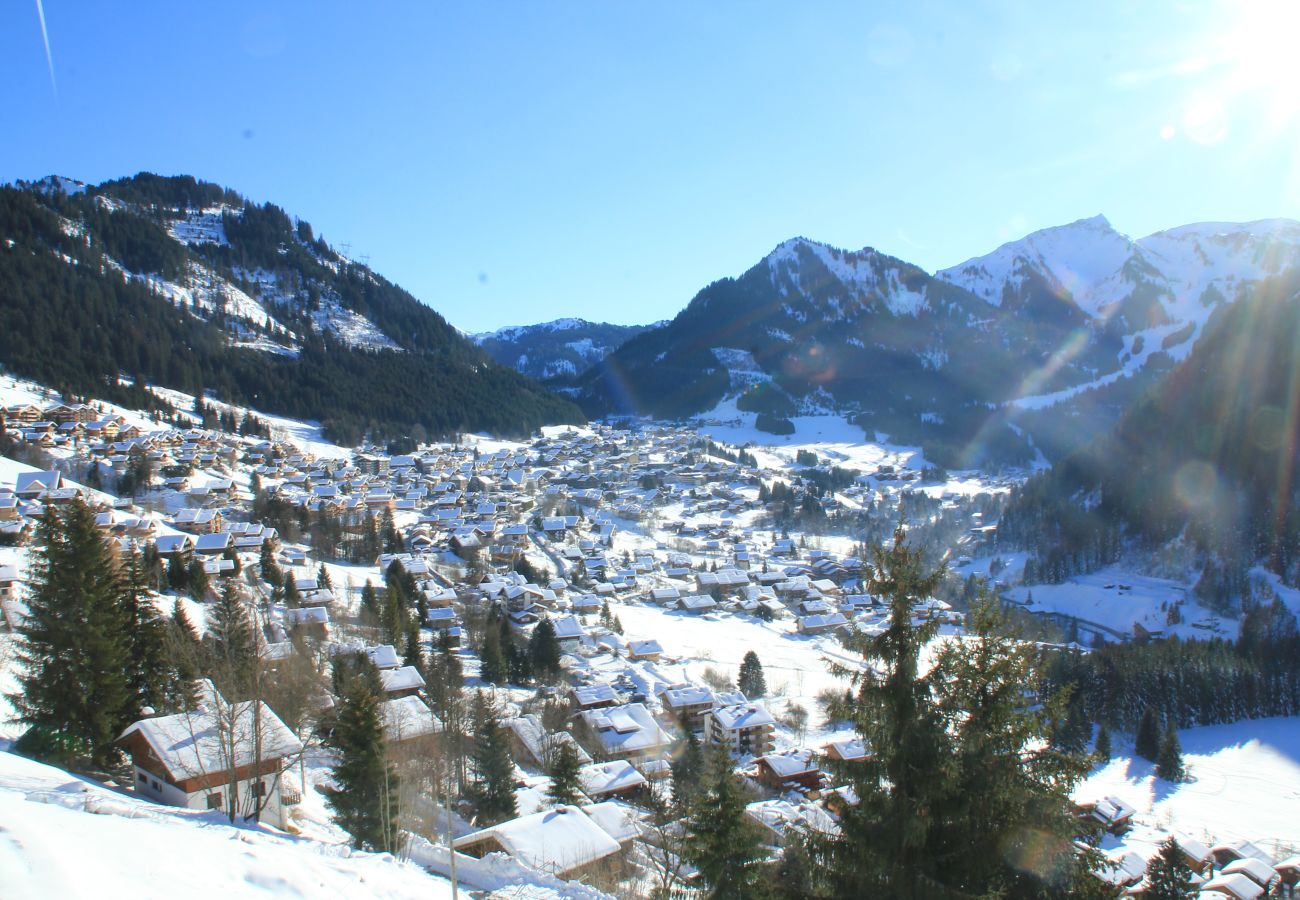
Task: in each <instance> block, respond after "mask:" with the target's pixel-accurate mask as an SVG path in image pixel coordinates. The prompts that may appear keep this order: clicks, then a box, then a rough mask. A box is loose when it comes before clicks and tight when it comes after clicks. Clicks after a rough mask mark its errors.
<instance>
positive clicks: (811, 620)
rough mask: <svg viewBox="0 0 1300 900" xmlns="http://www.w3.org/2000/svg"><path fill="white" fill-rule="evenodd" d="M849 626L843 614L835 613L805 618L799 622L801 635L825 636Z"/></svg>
mask: <svg viewBox="0 0 1300 900" xmlns="http://www.w3.org/2000/svg"><path fill="white" fill-rule="evenodd" d="M847 624H849V620H848V619H846V618H844V614H843V613H838V612H833V613H824V614H822V615H815V616H803V617H801V618H800V619H799V620H798V622H797V627H798V629H799V633H800V634H825V633H826V632H828V631H834V630H835V629H836V628H842V627H843V626H845V625H847Z"/></svg>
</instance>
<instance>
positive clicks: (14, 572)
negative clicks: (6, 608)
mask: <svg viewBox="0 0 1300 900" xmlns="http://www.w3.org/2000/svg"><path fill="white" fill-rule="evenodd" d="M18 584H19V579H18V567H17V566H0V600H13V599H14V598H15V597H17V595H18Z"/></svg>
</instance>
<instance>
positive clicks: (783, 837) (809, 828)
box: [745, 800, 839, 844]
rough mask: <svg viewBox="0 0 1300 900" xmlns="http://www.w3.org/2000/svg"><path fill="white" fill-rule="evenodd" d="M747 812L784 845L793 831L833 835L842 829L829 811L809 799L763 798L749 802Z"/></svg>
mask: <svg viewBox="0 0 1300 900" xmlns="http://www.w3.org/2000/svg"><path fill="white" fill-rule="evenodd" d="M745 815H747V816H748V817H749V818H751V819H753V820H754V821H755V822H757V823H758V824H759V825H760V826H762V827H763V828H764V829H766V830H767V831H768V832H770V833H771V835H772V837H773V838H775V839H776V841H777V843H780V844H785V843H786V842H787V840H788V839H789V838H790V836H791V835H794V834H799V835H804V834H815V833H820V834H834V833H836V832H837V831H838V829H839V826H838V825H837V824H836V822H835V820H834V819H833V818H831V816H830V815H829V814H828V813H827V812H826V810H824V809H822V808H821V807H820V806H818V805H816V804H813V803H807V802H803V803H794V802H791V801H789V800H762V801H759V802H757V803H750V804H748V805H747V806H746V807H745Z"/></svg>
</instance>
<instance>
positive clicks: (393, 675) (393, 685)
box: [379, 666, 424, 694]
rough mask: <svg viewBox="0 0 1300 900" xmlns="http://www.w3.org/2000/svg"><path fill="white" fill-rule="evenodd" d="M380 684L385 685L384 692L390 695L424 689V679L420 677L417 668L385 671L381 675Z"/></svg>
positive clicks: (404, 667) (408, 667)
mask: <svg viewBox="0 0 1300 900" xmlns="http://www.w3.org/2000/svg"><path fill="white" fill-rule="evenodd" d="M379 683H380V684H382V685H383V687H384V692H385V693H389V694H395V693H397V692H398V691H409V690H412V689H419V688H422V687H424V679H423V678H422V677H421V676H420V670H419V669H417V668H416V667H415V666H402V667H401V668H400V669H383V670H381V671H380V673H379Z"/></svg>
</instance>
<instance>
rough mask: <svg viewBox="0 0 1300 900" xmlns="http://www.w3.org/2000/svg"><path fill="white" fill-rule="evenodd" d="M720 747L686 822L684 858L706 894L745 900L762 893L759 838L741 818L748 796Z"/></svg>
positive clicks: (752, 826)
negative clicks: (696, 870)
mask: <svg viewBox="0 0 1300 900" xmlns="http://www.w3.org/2000/svg"><path fill="white" fill-rule="evenodd" d="M731 765H732V763H731V757H730V756H729V755H728V754H727V752H726V750H724V749H723V748H721V747H715V748H713V749H712V750H711V751H710V753H709V756H708V759H707V765H706V772H705V778H704V785H703V787H704V790H703V792H702V796H701V797H700V798H699V801H698V802H696V803H693V804H692V805H691V814H690V815H689V816H688V817H687V820H686V829H687V833H688V837H687V842H686V856H687V858H688V859H689V860H690V861H691V863H692V864H693V865H694V866H695V867H696V868H697V869H699V872H700V876H701V878H702V879H703V881H704V883H705V884H706V885H707V886H708V888H709V896H710V897H715V898H719V900H724V898H735V900H749V898H751V897H753V896H755V894H756V892H757V891H758V890H759V889H760V885H761V882H762V879H763V871H762V867H761V866H760V862H761V860H762V859H763V844H762V837H761V834H760V832H759V830H758V824H757V823H756V822H754V821H753V820H752V819H750V818H749V817H748V816H747V815H745V804H746V800H747V798H746V797H745V794H744V791H743V789H742V788H741V785H740V779H739V778H738V777H737V776H736V773H735V772H734V771H733V770H732V768H731Z"/></svg>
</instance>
